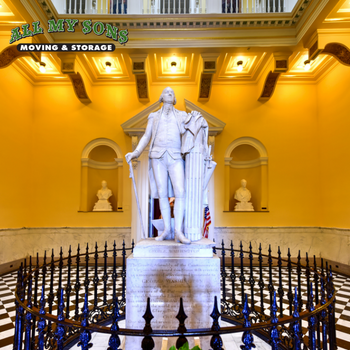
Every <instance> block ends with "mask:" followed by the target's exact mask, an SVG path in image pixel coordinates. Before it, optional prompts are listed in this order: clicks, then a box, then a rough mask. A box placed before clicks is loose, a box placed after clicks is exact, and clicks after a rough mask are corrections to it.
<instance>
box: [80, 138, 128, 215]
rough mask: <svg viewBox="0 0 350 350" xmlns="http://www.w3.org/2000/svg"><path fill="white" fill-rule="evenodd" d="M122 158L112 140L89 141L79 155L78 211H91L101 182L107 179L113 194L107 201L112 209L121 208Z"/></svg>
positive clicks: (119, 209) (120, 209)
mask: <svg viewBox="0 0 350 350" xmlns="http://www.w3.org/2000/svg"><path fill="white" fill-rule="evenodd" d="M122 170H123V158H122V152H121V150H120V147H119V146H118V144H117V143H115V142H114V141H112V140H109V139H105V138H99V139H95V140H92V141H90V142H89V143H88V144H87V145H86V146H85V147H84V150H83V152H82V156H81V198H80V211H92V209H93V207H94V204H95V203H96V202H97V200H98V198H97V196H96V194H97V191H98V190H99V189H100V188H101V182H102V181H103V180H105V181H107V184H108V187H109V188H110V189H111V190H112V193H113V196H112V197H110V199H109V201H110V202H111V204H112V207H113V211H122V210H123V203H122V201H123V171H122Z"/></svg>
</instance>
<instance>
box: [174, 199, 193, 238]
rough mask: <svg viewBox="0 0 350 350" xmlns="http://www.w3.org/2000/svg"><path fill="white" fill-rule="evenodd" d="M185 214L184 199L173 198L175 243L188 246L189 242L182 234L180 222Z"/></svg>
mask: <svg viewBox="0 0 350 350" xmlns="http://www.w3.org/2000/svg"><path fill="white" fill-rule="evenodd" d="M184 213H185V198H176V197H175V206H174V216H175V242H176V241H177V240H179V241H180V242H181V243H184V244H190V243H191V240H190V239H188V238H186V237H185V235H184V234H183V233H182V222H183V220H184Z"/></svg>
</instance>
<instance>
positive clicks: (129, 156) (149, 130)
mask: <svg viewBox="0 0 350 350" xmlns="http://www.w3.org/2000/svg"><path fill="white" fill-rule="evenodd" d="M152 126H153V116H149V117H148V123H147V127H146V131H145V133H144V134H143V136H142V137H141V140H140V141H139V144H138V145H137V147H136V149H135V151H134V152H130V153H127V154H126V155H125V159H126V161H127V162H128V163H129V162H130V161H131V160H132V159H134V158H138V157H139V156H140V154H141V153H142V152H143V150H144V149H145V148H146V147H147V145H148V143H149V142H150V140H151V137H152Z"/></svg>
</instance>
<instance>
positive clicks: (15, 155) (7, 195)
mask: <svg viewBox="0 0 350 350" xmlns="http://www.w3.org/2000/svg"><path fill="white" fill-rule="evenodd" d="M33 96H34V94H33V86H32V85H31V84H30V83H29V82H28V81H27V80H26V79H25V78H24V77H23V76H22V75H20V74H19V73H18V72H17V71H16V70H15V68H13V67H8V68H6V69H1V70H0V106H1V112H0V119H1V124H0V161H1V171H0V228H7V227H8V228H10V227H22V226H27V225H28V220H29V218H30V213H29V211H30V210H31V208H32V199H33V192H32V189H31V158H32V153H31V130H32V116H33V114H32V112H33Z"/></svg>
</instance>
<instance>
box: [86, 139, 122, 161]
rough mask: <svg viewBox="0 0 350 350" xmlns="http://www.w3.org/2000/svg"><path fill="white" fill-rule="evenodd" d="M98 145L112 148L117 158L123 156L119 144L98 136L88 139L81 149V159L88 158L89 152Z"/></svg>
mask: <svg viewBox="0 0 350 350" xmlns="http://www.w3.org/2000/svg"><path fill="white" fill-rule="evenodd" d="M98 146H108V147H110V148H112V149H113V151H114V152H115V153H116V155H117V158H118V159H119V158H123V153H122V151H121V149H120V147H119V145H118V144H117V143H116V142H114V141H113V140H110V139H106V138H98V139H95V140H92V141H90V142H89V143H88V144H87V145H86V146H85V147H84V149H83V153H82V155H81V158H82V160H83V159H86V158H89V154H90V152H91V151H92V150H93V149H94V148H96V147H98Z"/></svg>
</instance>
